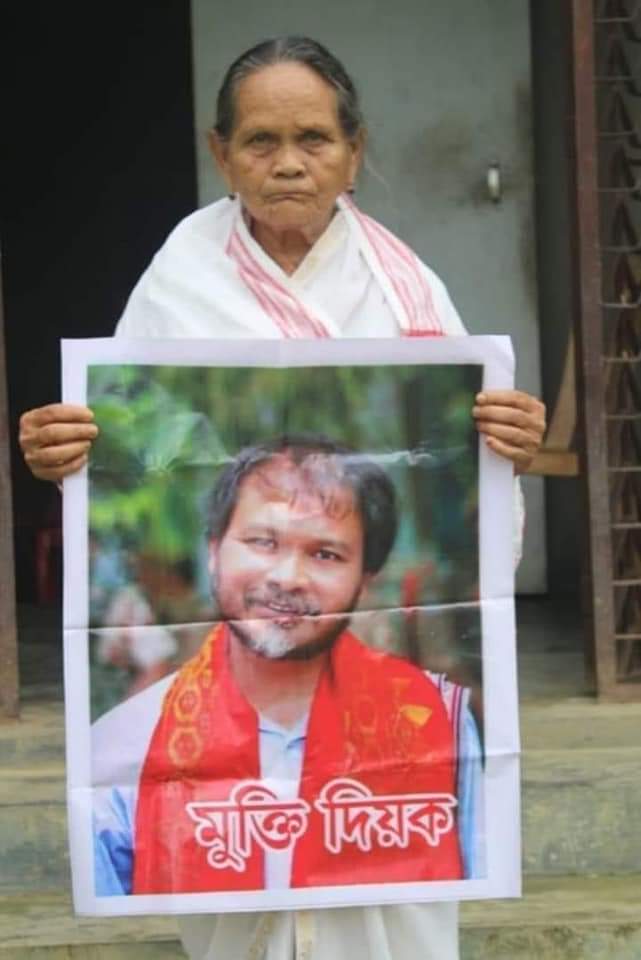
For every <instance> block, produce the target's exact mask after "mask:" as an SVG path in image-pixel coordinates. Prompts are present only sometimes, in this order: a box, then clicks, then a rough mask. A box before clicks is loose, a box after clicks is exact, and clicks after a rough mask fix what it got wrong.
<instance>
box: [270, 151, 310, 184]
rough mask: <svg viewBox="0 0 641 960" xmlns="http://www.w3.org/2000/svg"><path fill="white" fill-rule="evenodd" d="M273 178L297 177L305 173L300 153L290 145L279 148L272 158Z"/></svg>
mask: <svg viewBox="0 0 641 960" xmlns="http://www.w3.org/2000/svg"><path fill="white" fill-rule="evenodd" d="M273 173H274V176H276V177H299V176H301V175H302V174H304V173H305V164H304V162H303V158H302V156H301V154H300V151H299V150H297V149H296V148H295V147H293V146H290V145H287V144H286V145H284V146H282V147H281V148H280V150H279V151H278V153H277V154H276V156H275V158H274V168H273Z"/></svg>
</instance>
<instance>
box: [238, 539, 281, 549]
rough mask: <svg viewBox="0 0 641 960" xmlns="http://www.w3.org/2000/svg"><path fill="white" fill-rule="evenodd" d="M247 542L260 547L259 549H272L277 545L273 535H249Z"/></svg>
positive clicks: (251, 545)
mask: <svg viewBox="0 0 641 960" xmlns="http://www.w3.org/2000/svg"><path fill="white" fill-rule="evenodd" d="M245 543H246V544H248V545H249V546H250V547H258V549H259V550H272V549H273V548H274V547H275V546H276V541H275V540H274V538H273V537H247V538H246V539H245Z"/></svg>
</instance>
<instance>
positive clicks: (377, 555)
mask: <svg viewBox="0 0 641 960" xmlns="http://www.w3.org/2000/svg"><path fill="white" fill-rule="evenodd" d="M278 459H284V460H285V461H286V462H289V463H292V464H294V465H295V467H297V468H298V469H299V470H300V471H302V472H303V473H304V474H305V481H306V482H307V483H309V486H310V488H311V489H312V490H313V491H314V492H315V493H316V492H317V493H318V494H319V496H320V497H321V500H322V502H323V504H324V506H326V507H327V508H328V509H330V508H331V505H332V503H333V502H335V501H334V496H333V494H334V493H335V491H336V488H337V487H341V488H345V489H347V490H349V491H350V493H351V494H352V496H353V498H354V501H355V504H356V507H357V509H358V512H359V514H360V517H361V521H362V524H363V571H364V572H365V573H378V571H379V570H380V569H381V567H382V566H383V564H384V563H385V561H386V560H387V557H388V555H389V552H390V550H391V549H392V545H393V543H394V539H395V537H396V529H397V525H398V518H397V509H396V492H395V490H394V485H393V483H392V481H391V480H390V478H389V477H388V475H387V474H386V473H385V471H384V470H383V469H382V468H381V467H379V466H378V464H377V463H375V462H374V460H372V459H371V458H370V457H367V456H364V455H363V454H360V453H356V451H354V450H352V449H351V448H350V447H348V446H346V445H344V444H341V443H336V442H335V441H334V440H330V439H329V438H328V437H325V436H323V435H321V434H284V435H283V436H280V437H275V438H274V439H272V440H267V441H266V442H264V443H259V444H256V445H255V446H252V447H245V448H244V449H242V450H241V451H240V452H239V453H238V454H237V455H236V456H235V457H234V459H233V460H232V461H231V462H230V463H228V464H227V465H226V466H225V467H224V468H223V470H222V471H221V473H220V475H219V476H218V478H217V480H216V484H215V486H214V489H213V490H212V493H211V497H210V501H209V515H208V526H207V532H208V535H209V538H210V539H215V540H220V539H222V537H224V535H225V533H226V531H227V527H228V526H229V522H230V520H231V517H232V514H233V512H234V509H235V507H236V504H237V502H238V496H239V492H240V487H241V484H242V483H243V481H244V480H246V479H247V477H249V476H250V475H251V474H252V473H254V472H255V471H256V470H257V469H258V468H259V467H261V466H265V465H267V464H269V463H271V462H273V461H275V460H278Z"/></svg>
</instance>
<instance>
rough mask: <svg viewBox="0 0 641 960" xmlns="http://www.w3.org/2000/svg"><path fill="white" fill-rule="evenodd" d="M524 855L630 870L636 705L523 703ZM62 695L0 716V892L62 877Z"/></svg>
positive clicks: (559, 870) (553, 868) (541, 861)
mask: <svg viewBox="0 0 641 960" xmlns="http://www.w3.org/2000/svg"><path fill="white" fill-rule="evenodd" d="M522 739H523V761H522V762H523V839H524V845H523V863H524V870H525V873H526V874H528V875H534V876H536V875H546V874H547V875H559V876H562V875H566V874H589V873H594V874H616V873H634V872H636V871H638V870H639V868H640V865H641V804H640V803H639V802H638V784H639V770H640V769H641V705H633V704H622V705H620V704H617V705H611V704H596V703H594V702H592V701H589V700H568V701H561V702H549V703H537V704H530V705H526V706H525V707H524V708H523V710H522ZM63 740H64V736H63V715H62V706H61V704H59V703H50V704H33V705H27V706H26V707H25V710H24V714H23V719H22V720H21V721H20V722H19V723H14V724H4V725H0V768H2V769H3V776H2V779H1V780H0V892H7V893H10V892H19V891H21V890H23V891H27V890H55V889H58V888H60V887H61V886H63V887H66V886H68V884H69V863H68V854H67V834H66V811H65V797H64V747H63Z"/></svg>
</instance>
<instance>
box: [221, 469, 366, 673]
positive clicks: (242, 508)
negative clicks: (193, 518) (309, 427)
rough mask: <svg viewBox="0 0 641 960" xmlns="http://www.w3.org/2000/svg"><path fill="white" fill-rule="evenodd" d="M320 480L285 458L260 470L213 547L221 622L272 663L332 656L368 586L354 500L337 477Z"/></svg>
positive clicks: (244, 484) (251, 476)
mask: <svg viewBox="0 0 641 960" xmlns="http://www.w3.org/2000/svg"><path fill="white" fill-rule="evenodd" d="M312 472H313V471H312ZM321 472H322V468H321ZM319 480H320V486H319V485H317V484H316V483H314V482H310V477H309V471H301V469H300V468H299V467H297V466H296V465H295V464H293V463H292V462H291V460H289V459H288V458H287V456H286V455H280V456H277V457H275V458H274V459H273V460H271V461H269V462H268V463H267V464H265V465H263V466H260V467H258V468H256V469H255V470H254V471H253V472H252V473H250V474H249V476H248V477H247V478H246V479H245V480H244V481H243V482H242V483H241V486H240V490H239V494H238V499H237V501H236V506H235V509H234V511H233V513H232V516H231V519H230V522H229V525H228V527H227V530H226V531H225V533H224V535H223V537H222V538H221V539H220V541H212V543H211V545H210V571H211V574H212V579H213V585H214V591H215V594H216V598H217V601H218V609H219V615H220V617H221V618H222V619H223V620H227V621H228V622H229V623H230V627H231V629H232V631H233V632H234V634H235V635H236V636H237V637H238V639H239V640H240V641H241V642H242V643H243V644H244V645H245V646H246V647H248V648H249V649H251V650H253V651H254V652H255V653H258V654H260V655H262V656H264V657H268V658H271V659H298V658H305V657H311V656H314V655H317V654H318V653H320V652H322V651H323V650H325V649H327V648H328V647H329V646H331V644H332V642H333V641H334V639H335V638H336V636H337V635H338V634H339V633H340V632H341V630H342V629H343V628H344V627H345V625H346V623H347V621H348V619H349V616H348V615H349V612H350V611H351V610H352V609H353V607H354V605H355V604H356V602H357V600H358V596H359V594H360V592H361V590H362V588H363V586H364V584H365V582H366V581H367V579H368V576H367V575H366V574H364V573H363V526H362V520H361V516H360V512H359V510H358V507H357V505H356V503H355V501H354V497H353V494H352V492H351V491H350V490H349V488H347V487H345V486H342V485H339V483H338V481H337V480H335V481H334V482H333V484H332V481H331V476H330V477H329V478H328V477H327V476H325V478H324V479H323V478H322V477H321V478H319ZM321 491H322V492H321Z"/></svg>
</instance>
